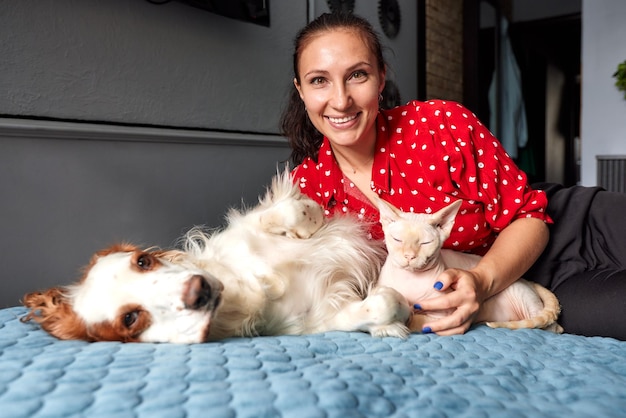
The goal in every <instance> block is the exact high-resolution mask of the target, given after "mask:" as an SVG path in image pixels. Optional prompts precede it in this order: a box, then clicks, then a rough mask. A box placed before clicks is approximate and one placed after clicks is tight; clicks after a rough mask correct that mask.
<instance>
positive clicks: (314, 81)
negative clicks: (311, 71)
mask: <svg viewBox="0 0 626 418" xmlns="http://www.w3.org/2000/svg"><path fill="white" fill-rule="evenodd" d="M324 81H325V80H324V78H323V77H315V78H312V79H311V84H313V85H319V84H323V83H324Z"/></svg>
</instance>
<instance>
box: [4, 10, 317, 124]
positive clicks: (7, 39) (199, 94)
mask: <svg viewBox="0 0 626 418" xmlns="http://www.w3.org/2000/svg"><path fill="white" fill-rule="evenodd" d="M271 5H272V10H273V12H272V14H271V27H269V28H267V27H264V26H259V25H255V24H250V23H240V22H238V21H235V20H232V19H228V18H224V17H221V16H218V15H214V14H212V13H208V12H206V11H202V10H200V9H196V8H193V7H190V6H187V5H185V4H183V3H179V2H170V3H166V4H164V5H154V4H151V3H149V2H147V1H146V0H107V1H97V0H3V1H1V2H0V39H1V40H2V43H1V44H0V57H2V59H1V60H0V75H1V76H0V92H2V96H3V97H2V100H1V101H0V114H5V115H21V116H27V115H28V116H38V117H41V116H44V117H51V118H62V119H77V120H87V121H105V122H120V123H136V124H154V125H162V126H181V127H186V128H208V129H225V130H235V131H246V132H259V133H277V118H278V115H279V114H280V104H281V103H282V102H283V98H284V95H285V92H286V91H287V90H286V89H287V87H288V85H289V82H290V76H289V74H290V65H291V58H290V51H291V43H292V38H293V36H294V35H295V33H296V31H297V30H298V28H299V27H300V26H302V25H303V24H305V23H306V19H307V10H306V2H302V1H289V0H272V2H271Z"/></svg>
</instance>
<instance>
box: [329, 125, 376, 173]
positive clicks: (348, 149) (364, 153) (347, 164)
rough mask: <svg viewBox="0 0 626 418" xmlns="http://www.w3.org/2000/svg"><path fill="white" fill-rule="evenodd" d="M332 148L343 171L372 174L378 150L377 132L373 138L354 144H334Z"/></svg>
mask: <svg viewBox="0 0 626 418" xmlns="http://www.w3.org/2000/svg"><path fill="white" fill-rule="evenodd" d="M331 148H332V150H333V154H334V155H335V160H336V161H337V164H339V167H340V168H341V171H343V173H344V174H346V175H354V174H368V175H369V174H371V172H372V164H373V162H374V155H375V151H376V134H375V131H374V135H372V139H369V140H366V141H362V142H360V143H358V144H355V145H353V146H338V145H333V144H332V141H331Z"/></svg>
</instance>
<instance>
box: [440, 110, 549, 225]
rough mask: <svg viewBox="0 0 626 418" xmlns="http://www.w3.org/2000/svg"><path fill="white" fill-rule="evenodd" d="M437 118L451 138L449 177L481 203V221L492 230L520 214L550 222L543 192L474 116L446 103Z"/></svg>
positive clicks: (470, 196)
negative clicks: (534, 186) (440, 118)
mask: <svg viewBox="0 0 626 418" xmlns="http://www.w3.org/2000/svg"><path fill="white" fill-rule="evenodd" d="M441 117H442V118H444V119H446V120H445V121H444V122H443V123H442V124H441V125H440V126H441V127H442V128H443V129H445V130H447V131H448V132H447V135H449V136H451V137H452V139H453V141H449V142H451V143H453V145H452V144H450V146H453V147H454V152H451V153H450V155H451V161H450V162H449V164H450V167H451V170H450V171H451V176H452V179H453V181H454V182H455V183H456V184H457V185H458V187H459V190H460V191H461V193H464V194H466V196H465V198H466V199H472V200H476V201H478V202H481V203H482V204H483V205H484V210H485V220H486V221H487V222H488V223H489V224H490V226H491V228H493V230H494V231H495V232H498V231H501V230H502V229H503V228H505V227H506V226H507V225H509V224H510V223H511V222H512V221H514V220H516V219H518V218H523V217H526V218H538V219H541V220H543V221H544V222H551V220H550V218H549V217H548V215H547V214H546V207H547V203H548V202H547V198H546V195H545V193H544V192H543V191H540V190H533V189H532V188H531V187H530V185H529V184H528V178H527V176H526V174H525V173H524V172H523V171H521V170H520V169H519V168H518V167H517V165H516V164H515V162H514V161H513V160H512V159H511V157H509V155H508V154H507V153H506V151H505V150H504V148H503V146H502V144H500V142H499V141H498V140H497V139H496V138H495V137H494V136H493V135H492V133H491V132H490V131H489V130H488V129H487V127H485V126H484V125H483V124H482V122H480V120H478V118H477V117H476V115H474V114H473V113H472V112H471V111H469V110H468V109H467V108H465V107H464V106H462V105H461V104H458V103H450V102H448V104H447V106H446V108H445V110H444V111H443V112H441ZM450 151H452V150H450ZM453 160H456V161H453Z"/></svg>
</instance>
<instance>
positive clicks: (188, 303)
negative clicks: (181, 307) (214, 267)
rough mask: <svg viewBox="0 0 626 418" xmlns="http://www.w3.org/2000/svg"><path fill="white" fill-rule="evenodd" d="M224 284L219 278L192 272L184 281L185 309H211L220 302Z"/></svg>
mask: <svg viewBox="0 0 626 418" xmlns="http://www.w3.org/2000/svg"><path fill="white" fill-rule="evenodd" d="M223 289H224V286H223V285H222V283H221V282H220V281H219V280H216V279H214V278H207V277H205V276H202V275H200V274H194V275H193V276H191V278H189V280H187V281H186V282H185V287H184V289H183V303H184V304H185V308H186V309H192V310H207V311H210V310H213V309H215V308H217V306H218V305H219V303H220V299H221V297H220V296H221V293H222V290H223Z"/></svg>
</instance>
